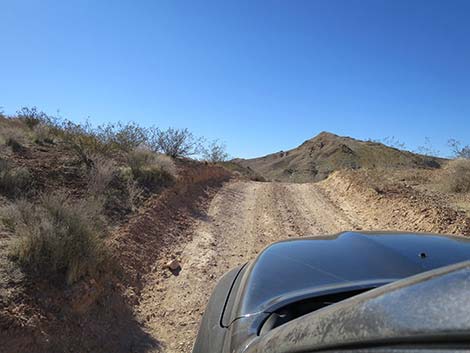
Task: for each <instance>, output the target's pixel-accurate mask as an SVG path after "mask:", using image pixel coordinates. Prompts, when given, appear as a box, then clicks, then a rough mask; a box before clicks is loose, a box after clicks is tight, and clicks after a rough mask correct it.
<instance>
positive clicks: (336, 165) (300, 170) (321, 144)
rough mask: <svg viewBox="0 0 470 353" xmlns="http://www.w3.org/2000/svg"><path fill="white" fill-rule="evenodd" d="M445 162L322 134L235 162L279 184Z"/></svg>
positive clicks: (376, 143)
mask: <svg viewBox="0 0 470 353" xmlns="http://www.w3.org/2000/svg"><path fill="white" fill-rule="evenodd" d="M443 161H444V160H443V159H440V158H435V157H427V156H423V155H418V154H415V153H412V152H408V151H403V150H399V149H396V148H392V147H389V146H386V145H384V144H382V143H378V142H370V141H360V140H356V139H353V138H350V137H342V136H337V135H335V134H332V133H328V132H322V133H320V134H319V135H318V136H316V137H314V138H312V139H310V140H307V141H305V142H304V143H303V144H301V145H300V146H299V147H297V148H294V149H292V150H289V151H280V152H277V153H273V154H269V155H267V156H264V157H260V158H253V159H235V160H233V162H235V163H238V164H240V165H242V166H243V167H246V168H251V169H252V170H254V171H255V172H257V173H259V174H261V175H262V176H264V177H265V178H268V179H271V180H278V181H294V182H308V181H319V180H323V179H325V178H326V177H328V175H329V174H330V173H332V172H333V171H336V170H341V169H360V168H381V167H386V168H439V167H440V166H441V164H442V162H443Z"/></svg>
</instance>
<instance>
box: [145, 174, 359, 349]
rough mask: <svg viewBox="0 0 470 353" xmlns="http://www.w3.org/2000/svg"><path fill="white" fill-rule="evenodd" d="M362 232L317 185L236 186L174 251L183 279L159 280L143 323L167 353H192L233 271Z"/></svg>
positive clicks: (154, 278) (153, 281)
mask: <svg viewBox="0 0 470 353" xmlns="http://www.w3.org/2000/svg"><path fill="white" fill-rule="evenodd" d="M354 228H357V227H356V225H355V224H354V222H353V221H352V220H351V219H350V217H348V215H346V214H345V213H344V212H343V211H341V210H340V209H339V208H337V207H336V206H334V205H333V204H332V203H331V202H330V201H329V200H328V199H327V198H326V197H325V196H324V194H323V192H322V191H321V189H320V188H319V187H318V186H317V185H316V184H288V183H259V182H247V181H235V182H230V183H228V184H226V185H225V186H224V187H223V188H222V189H221V190H220V191H219V192H218V193H217V195H216V196H215V197H214V199H213V200H212V202H211V204H210V207H209V209H208V212H207V214H206V215H203V216H201V217H200V219H199V220H198V221H197V222H196V223H195V226H194V227H193V229H191V232H192V240H191V241H189V242H188V243H187V244H186V245H185V246H184V248H182V249H174V253H173V255H176V257H177V258H178V259H179V260H180V261H181V265H182V271H181V272H180V273H179V275H178V276H173V275H171V274H170V273H169V272H168V271H166V270H164V269H161V266H160V268H159V269H157V270H156V271H154V272H153V273H152V274H151V277H150V278H149V280H148V282H147V283H148V285H147V286H146V288H145V290H144V293H143V295H142V300H141V302H140V305H139V308H138V315H139V318H140V320H142V322H144V323H145V326H146V330H147V331H148V332H149V333H150V334H151V335H152V336H153V337H155V338H156V339H158V340H159V341H160V342H162V347H161V350H162V351H163V352H190V351H191V348H192V344H193V341H194V338H195V335H196V332H197V328H198V325H199V320H200V317H201V315H202V313H203V311H204V308H205V305H206V302H207V300H208V297H209V295H210V293H211V291H212V289H213V287H214V286H215V284H216V282H217V280H218V279H219V278H220V277H221V276H222V275H223V274H224V273H225V272H226V271H227V270H229V269H230V268H232V267H234V266H236V265H239V264H242V263H244V262H246V261H248V260H250V259H252V258H253V257H254V256H255V255H256V254H257V253H258V252H259V251H260V250H262V249H263V248H264V247H265V246H266V245H267V244H270V243H272V242H274V241H277V240H281V239H285V238H288V237H294V236H304V235H318V234H328V233H336V232H339V231H343V230H350V229H354Z"/></svg>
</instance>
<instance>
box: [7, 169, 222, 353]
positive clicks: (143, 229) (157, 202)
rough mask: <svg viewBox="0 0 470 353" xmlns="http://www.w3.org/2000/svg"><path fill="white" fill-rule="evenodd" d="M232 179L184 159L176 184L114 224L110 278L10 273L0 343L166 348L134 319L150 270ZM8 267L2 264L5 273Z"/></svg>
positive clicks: (39, 347)
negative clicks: (56, 282) (55, 281)
mask: <svg viewBox="0 0 470 353" xmlns="http://www.w3.org/2000/svg"><path fill="white" fill-rule="evenodd" d="M188 163H189V162H188ZM229 178H230V173H228V172H227V171H226V170H224V169H222V168H219V167H214V166H210V165H204V164H202V163H194V165H192V164H191V165H189V164H188V165H183V166H182V167H181V170H180V177H179V179H178V182H177V183H176V185H174V186H173V187H171V188H169V189H167V190H165V191H164V192H163V193H162V194H160V195H156V196H155V197H153V198H150V199H149V200H148V201H147V202H146V204H145V205H144V206H143V207H142V208H141V209H140V212H139V213H137V214H136V215H134V216H132V217H131V218H130V220H129V222H127V223H125V224H124V225H122V226H121V227H120V228H118V229H116V230H115V232H114V236H113V237H112V239H110V240H109V246H110V247H112V249H113V253H114V254H115V256H116V258H117V260H118V267H119V268H118V269H116V273H115V274H109V275H107V276H106V278H101V279H99V280H97V281H95V280H93V279H90V280H87V281H82V282H79V283H77V284H75V285H73V286H71V287H69V288H61V287H57V288H55V287H52V286H50V284H49V283H48V282H47V281H46V280H44V281H42V282H38V281H37V280H34V281H31V280H24V279H22V278H18V283H16V284H15V283H10V282H11V278H14V277H13V276H12V275H11V274H8V278H9V282H8V283H5V285H6V286H7V287H6V288H3V287H2V286H1V285H0V291H1V294H2V295H1V296H0V299H1V300H0V342H1V343H2V349H0V350H1V351H2V352H3V351H4V352H28V353H30V352H123V353H124V352H142V353H143V352H148V351H152V350H154V351H160V350H161V349H162V343H161V341H160V339H159V337H158V336H155V335H152V334H150V333H148V332H146V331H145V330H144V327H143V325H142V323H141V322H140V321H139V320H137V319H136V312H135V309H136V305H138V303H139V300H140V299H139V298H140V294H141V289H142V288H143V287H144V286H145V284H146V282H145V281H146V274H148V273H149V272H151V271H152V269H153V268H154V266H155V264H156V263H157V261H158V260H159V259H160V258H165V257H166V256H167V254H168V253H171V254H173V253H174V252H173V250H174V249H176V248H178V247H179V244H181V243H187V242H188V241H190V239H191V234H192V233H191V232H189V229H190V228H191V227H192V226H193V225H194V223H195V222H196V221H197V219H198V218H199V217H202V215H203V214H204V212H205V210H206V209H207V207H208V201H209V200H210V199H211V197H212V196H213V194H214V193H215V192H216V190H217V189H218V188H219V187H220V186H221V185H222V184H223V183H224V182H225V181H227V180H228V179H229ZM0 245H1V244H0ZM169 248H170V249H171V250H168V249H169ZM1 265H2V266H8V264H1ZM4 270H5V268H4V267H2V271H0V275H3V272H4ZM0 284H3V282H2V283H0ZM6 290H8V293H6ZM6 294H8V295H6Z"/></svg>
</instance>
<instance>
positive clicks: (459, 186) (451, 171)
mask: <svg viewBox="0 0 470 353" xmlns="http://www.w3.org/2000/svg"><path fill="white" fill-rule="evenodd" d="M439 184H440V186H441V187H442V189H444V191H450V192H455V193H467V192H470V159H463V158H462V159H454V160H452V161H450V162H449V163H448V164H447V166H446V167H445V169H444V173H443V174H442V176H441V177H440V180H439Z"/></svg>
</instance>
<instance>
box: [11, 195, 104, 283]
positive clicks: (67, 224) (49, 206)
mask: <svg viewBox="0 0 470 353" xmlns="http://www.w3.org/2000/svg"><path fill="white" fill-rule="evenodd" d="M2 220H3V224H4V225H5V226H6V227H7V228H8V229H9V230H10V231H11V232H12V233H13V234H14V236H13V237H12V241H11V246H10V256H11V258H12V259H13V260H14V261H16V262H17V263H18V264H19V265H21V266H22V267H23V268H24V269H25V270H26V271H27V272H29V273H31V274H34V275H37V276H40V277H44V278H48V279H50V280H60V281H65V282H66V283H67V284H72V283H74V282H76V281H78V280H80V279H81V278H84V277H87V276H96V275H97V274H98V273H99V272H100V270H101V269H103V267H104V266H105V265H106V264H107V263H109V262H108V261H109V259H110V257H109V254H108V251H107V250H106V248H105V245H104V240H103V238H104V235H105V234H106V226H105V224H104V222H103V221H102V219H101V218H100V210H99V207H97V206H96V205H94V204H92V203H90V202H89V201H88V202H87V201H73V202H72V201H71V200H70V199H68V198H67V197H66V196H65V195H64V194H58V193H56V194H53V195H44V196H43V197H42V198H41V200H40V202H39V204H37V205H32V204H31V203H29V202H27V201H19V202H17V203H15V204H14V205H12V206H10V207H8V208H6V209H3V210H2Z"/></svg>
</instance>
